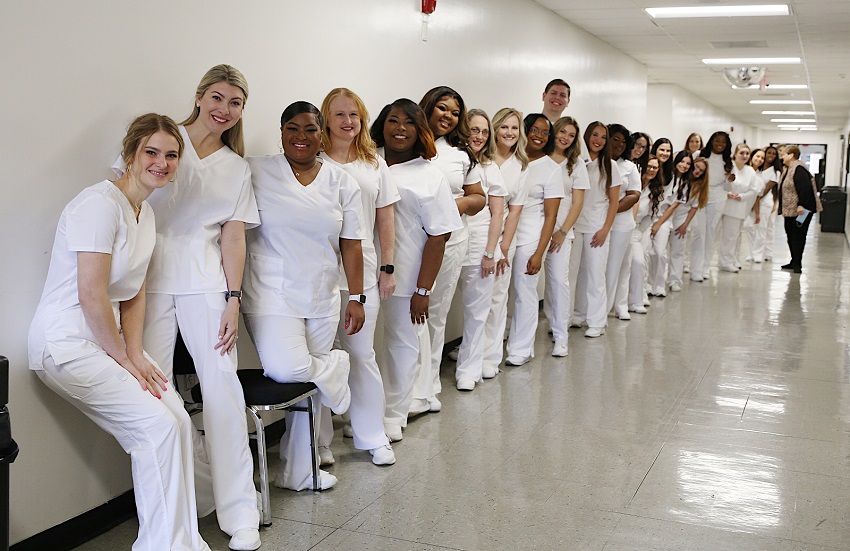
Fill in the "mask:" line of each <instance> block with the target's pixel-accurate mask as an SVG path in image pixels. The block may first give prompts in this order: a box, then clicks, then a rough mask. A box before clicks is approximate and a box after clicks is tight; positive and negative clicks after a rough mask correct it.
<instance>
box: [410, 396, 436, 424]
mask: <svg viewBox="0 0 850 551" xmlns="http://www.w3.org/2000/svg"><path fill="white" fill-rule="evenodd" d="M429 411H431V406H429V405H428V400H426V399H424V398H414V399H413V401H412V402H410V409H409V410H408V412H407V417H408V419H409V418H411V417H415V416H416V415H420V414H422V413H428V412H429Z"/></svg>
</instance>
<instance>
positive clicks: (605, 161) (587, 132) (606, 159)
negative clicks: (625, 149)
mask: <svg viewBox="0 0 850 551" xmlns="http://www.w3.org/2000/svg"><path fill="white" fill-rule="evenodd" d="M599 127H602V128H604V129H605V147H603V148H602V150H601V151H600V152H599V155H598V156H597V157H596V162H597V164H598V165H599V170H600V171H601V172H602V174H604V175H605V189H606V190H608V189H609V188H610V187H611V141H610V140H609V139H608V127H607V126H605V123H604V122H602V121H593V122H592V123H590V124H589V125H587V128H585V129H584V145H586V146H587V150H588V151H590V143H589V141H588V140H590V136H591V135H592V134H593V131H594V130H596V129H597V128H599Z"/></svg>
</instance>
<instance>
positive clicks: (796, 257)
mask: <svg viewBox="0 0 850 551" xmlns="http://www.w3.org/2000/svg"><path fill="white" fill-rule="evenodd" d="M782 162H783V164H784V165H785V176H784V177H783V178H782V185H781V186H780V188H779V205H780V207H779V208H780V214H782V216H783V218H784V220H785V235H786V236H787V238H788V249H789V250H790V252H791V262H789V263H788V264H785V265H784V266H782V269H783V270H791V271H793V272H794V273H795V274H802V273H803V252H804V251H805V249H806V234H808V233H809V224H810V223H811V221H812V217H814V215H815V212H817V211H818V210H819V209H818V203H817V198H816V195H815V186H814V182H813V181H812V175H811V173H810V172H809V171H808V169H807V168H806V165H805V164H803V163H802V162H800V148H799V147H797V146H796V145H789V146H787V147H786V148H785V153H784V154H783V155H782Z"/></svg>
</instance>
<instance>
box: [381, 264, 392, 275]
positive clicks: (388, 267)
mask: <svg viewBox="0 0 850 551" xmlns="http://www.w3.org/2000/svg"><path fill="white" fill-rule="evenodd" d="M381 271H382V272H386V273H388V274H392V273H393V272H394V271H395V266H393V265H392V264H384V265H383V266H381Z"/></svg>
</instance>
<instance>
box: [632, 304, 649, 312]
mask: <svg viewBox="0 0 850 551" xmlns="http://www.w3.org/2000/svg"><path fill="white" fill-rule="evenodd" d="M629 312H634V313H635V314H646V306H644V305H642V304H641V305H639V306H632V307H631V308H629Z"/></svg>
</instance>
